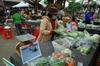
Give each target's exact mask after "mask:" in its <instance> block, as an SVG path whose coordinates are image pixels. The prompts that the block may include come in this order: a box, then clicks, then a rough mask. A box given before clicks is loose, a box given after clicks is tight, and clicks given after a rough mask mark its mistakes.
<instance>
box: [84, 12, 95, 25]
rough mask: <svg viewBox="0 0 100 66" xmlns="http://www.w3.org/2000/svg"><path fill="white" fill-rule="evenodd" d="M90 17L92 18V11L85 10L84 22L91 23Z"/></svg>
mask: <svg viewBox="0 0 100 66" xmlns="http://www.w3.org/2000/svg"><path fill="white" fill-rule="evenodd" d="M92 18H93V12H91V11H87V12H86V13H85V23H86V24H91V20H92Z"/></svg>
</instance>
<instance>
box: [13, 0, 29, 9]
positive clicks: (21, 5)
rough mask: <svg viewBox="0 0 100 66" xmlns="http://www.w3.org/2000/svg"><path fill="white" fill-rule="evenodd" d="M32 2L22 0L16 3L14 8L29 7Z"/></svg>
mask: <svg viewBox="0 0 100 66" xmlns="http://www.w3.org/2000/svg"><path fill="white" fill-rule="evenodd" d="M29 6H30V4H29V3H27V2H24V1H21V2H20V3H18V4H17V5H14V6H12V7H13V8H16V7H29Z"/></svg>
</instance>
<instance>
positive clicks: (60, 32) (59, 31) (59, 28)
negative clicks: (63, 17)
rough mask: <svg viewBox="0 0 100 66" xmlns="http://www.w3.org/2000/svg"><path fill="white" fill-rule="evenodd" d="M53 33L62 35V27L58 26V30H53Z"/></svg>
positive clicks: (63, 29) (63, 30)
mask: <svg viewBox="0 0 100 66" xmlns="http://www.w3.org/2000/svg"><path fill="white" fill-rule="evenodd" d="M55 32H56V33H57V34H60V35H64V32H65V28H64V26H63V25H61V24H60V25H59V26H58V28H57V29H56V30H55Z"/></svg>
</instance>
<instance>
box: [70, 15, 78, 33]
mask: <svg viewBox="0 0 100 66" xmlns="http://www.w3.org/2000/svg"><path fill="white" fill-rule="evenodd" d="M71 25H72V31H77V30H78V23H77V21H76V19H75V17H74V16H73V17H72V22H71Z"/></svg>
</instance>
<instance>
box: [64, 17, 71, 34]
mask: <svg viewBox="0 0 100 66" xmlns="http://www.w3.org/2000/svg"><path fill="white" fill-rule="evenodd" d="M65 27H66V30H67V32H71V31H72V25H71V17H67V22H66V26H65Z"/></svg>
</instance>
